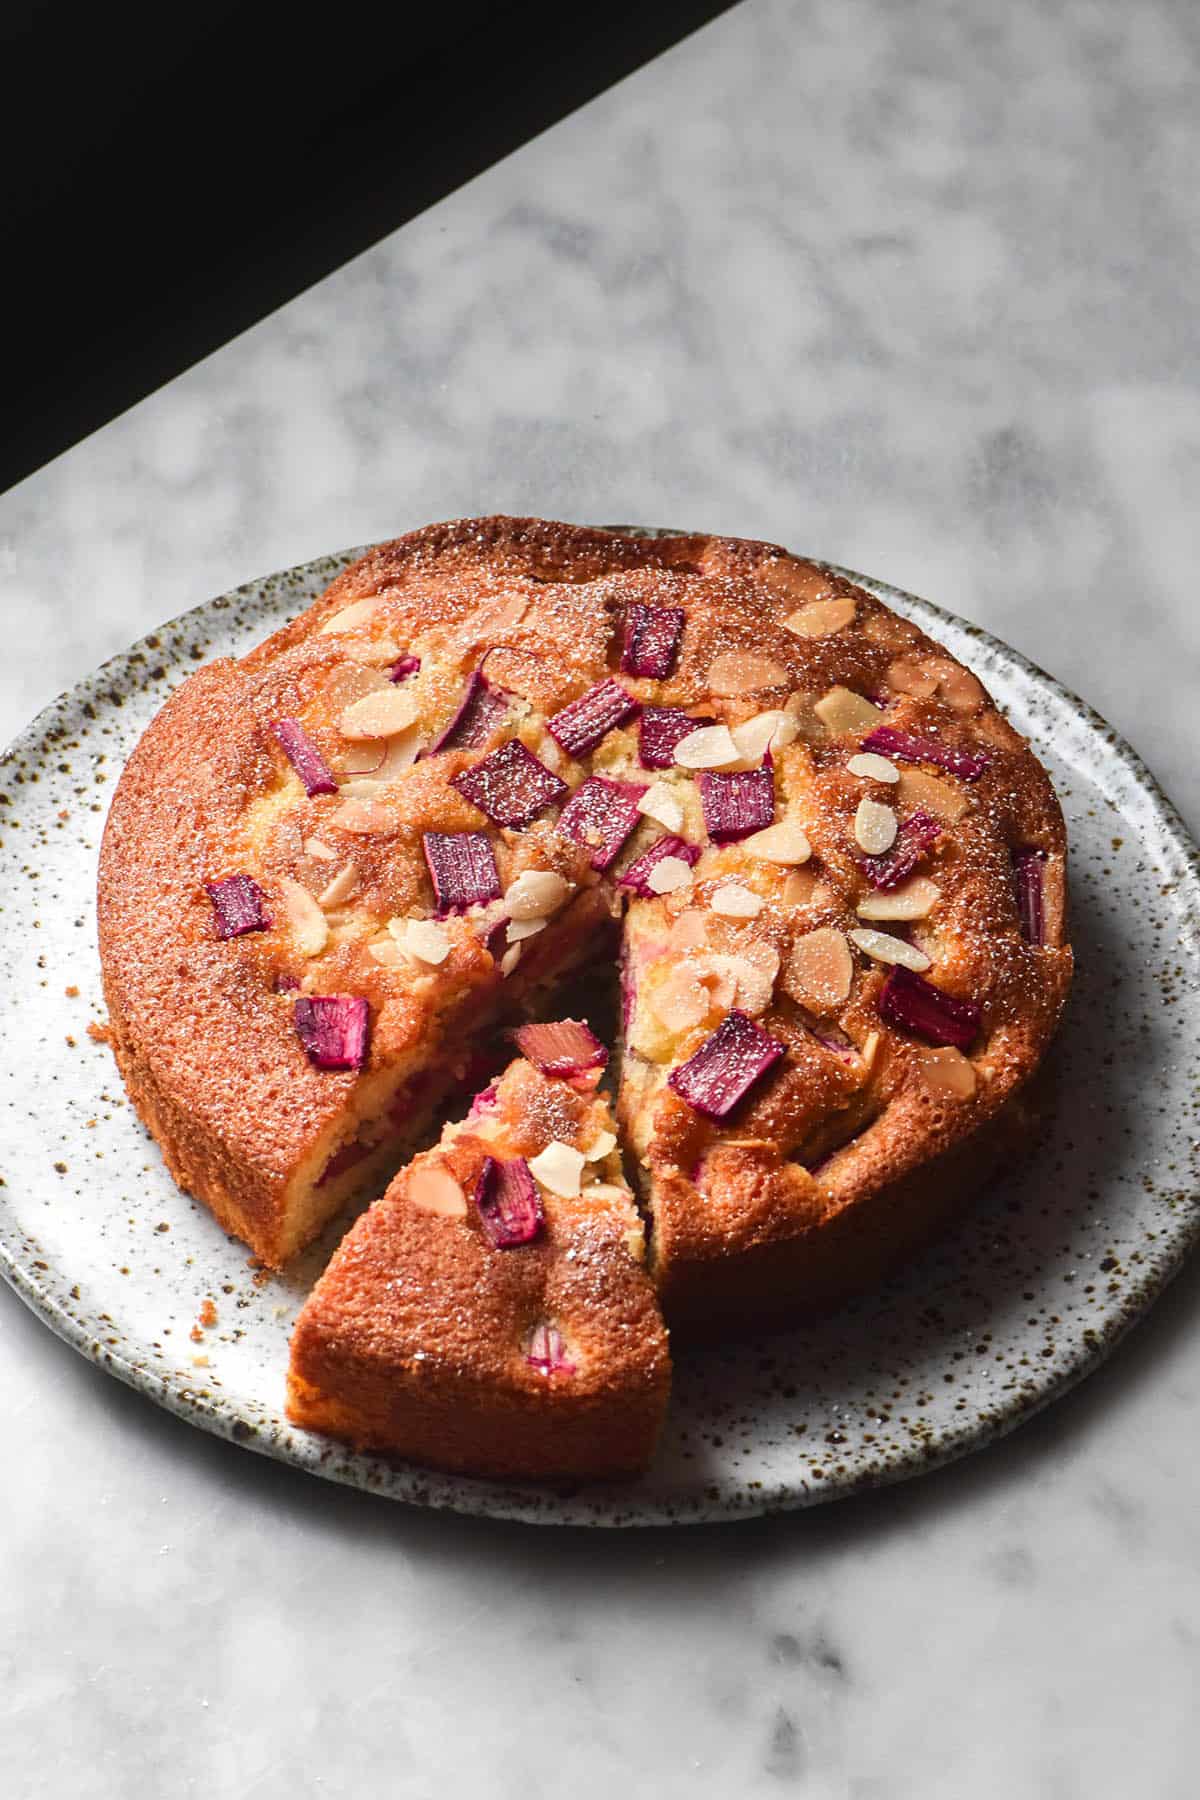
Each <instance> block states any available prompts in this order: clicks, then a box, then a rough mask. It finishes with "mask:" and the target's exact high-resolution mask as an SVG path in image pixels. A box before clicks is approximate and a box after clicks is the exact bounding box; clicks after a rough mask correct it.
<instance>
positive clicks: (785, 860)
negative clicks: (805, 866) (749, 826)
mask: <svg viewBox="0 0 1200 1800" xmlns="http://www.w3.org/2000/svg"><path fill="white" fill-rule="evenodd" d="M742 848H743V850H747V851H749V853H750V855H751V856H757V857H760V858H761V859H762V861H763V862H769V863H778V864H779V865H780V867H781V868H785V869H786V868H792V867H795V866H796V865H798V864H799V863H806V862H807V861H808V859H809V857H810V856H811V855H812V845H811V844H810V843H809V841H808V836H807V834H806V832H805V830H804V827H803V826H802V825H801V823H800V821H799V820H798V819H780V820H779V822H778V824H776V825H768V826H767V828H766V830H765V831H755V832H753V833H752V834H751V836H750V837H748V838H743V840H742Z"/></svg>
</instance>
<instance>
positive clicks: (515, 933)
mask: <svg viewBox="0 0 1200 1800" xmlns="http://www.w3.org/2000/svg"><path fill="white" fill-rule="evenodd" d="M545 929H546V921H545V919H510V920H509V922H508V930H507V931H506V932H505V934H504V936H505V941H506V942H507V943H509V944H521V943H524V941H525V939H526V938H531V937H536V936H537V934H538V932H539V931H545Z"/></svg>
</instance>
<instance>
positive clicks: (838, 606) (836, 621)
mask: <svg viewBox="0 0 1200 1800" xmlns="http://www.w3.org/2000/svg"><path fill="white" fill-rule="evenodd" d="M857 610H858V609H857V607H856V606H855V604H854V601H853V600H852V599H851V598H850V596H849V595H848V594H844V595H839V596H838V598H837V599H836V600H814V601H812V602H810V604H809V605H808V606H802V607H801V608H800V610H799V611H798V612H794V613H793V614H792V615H791V617H790V618H788V619H785V620H784V624H785V625H786V626H787V628H788V630H789V631H790V632H791V633H792V635H793V636H794V637H798V638H823V637H832V636H833V633H834V632H835V631H841V629H842V627H843V626H844V625H849V624H850V622H851V620H852V619H853V617H854V615H855V613H856V612H857Z"/></svg>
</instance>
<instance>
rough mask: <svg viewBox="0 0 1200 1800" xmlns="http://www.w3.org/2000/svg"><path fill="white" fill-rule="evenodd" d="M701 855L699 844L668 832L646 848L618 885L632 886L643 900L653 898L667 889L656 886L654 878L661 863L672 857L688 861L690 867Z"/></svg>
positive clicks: (679, 860) (678, 860)
mask: <svg viewBox="0 0 1200 1800" xmlns="http://www.w3.org/2000/svg"><path fill="white" fill-rule="evenodd" d="M699 856H700V846H699V844H689V843H688V842H687V840H686V839H685V838H681V837H673V836H671V835H670V834H669V833H668V834H667V835H666V836H665V837H660V838H657V839H656V840H655V842H654V843H653V844H651V846H650V848H649V849H648V850H644V851H643V852H642V854H641V855H640V856H639V857H638V858H637V860H636V861H635V862H631V863H630V865H629V867H628V868H627V869H626V871H625V873H624V874H623V875H622V877H621V879H620V881H619V882H618V883H617V885H618V887H623V888H631V889H632V890H633V892H634V893H635V894H640V895H641V897H642V899H643V900H649V899H652V898H653V896H654V895H655V894H658V893H662V892H664V891H665V889H664V888H662V887H660V886H656V885H655V882H654V880H653V879H652V878H653V875H654V871H655V869H657V868H658V867H659V865H660V864H661V863H664V862H666V861H667V860H668V859H669V858H670V859H673V860H674V861H676V862H682V863H686V864H687V866H688V868H689V869H690V868H692V867H694V865H695V864H696V862H697V861H698V859H699Z"/></svg>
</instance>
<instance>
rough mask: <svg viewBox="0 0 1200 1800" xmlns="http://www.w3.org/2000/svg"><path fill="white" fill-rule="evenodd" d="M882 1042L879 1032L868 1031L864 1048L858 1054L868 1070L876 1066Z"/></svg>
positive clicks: (864, 1040)
mask: <svg viewBox="0 0 1200 1800" xmlns="http://www.w3.org/2000/svg"><path fill="white" fill-rule="evenodd" d="M881 1041H882V1040H881V1038H880V1035H879V1033H878V1032H877V1031H868V1033H867V1035H866V1037H865V1038H864V1039H863V1046H862V1049H861V1050H860V1051H859V1053H858V1054H859V1055H860V1056H861V1057H862V1059H863V1061H864V1062H865V1063H866V1065H867V1067H868V1069H870V1068H873V1067H874V1065H875V1058H876V1056H877V1055H878V1054H879V1045H880V1043H881Z"/></svg>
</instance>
